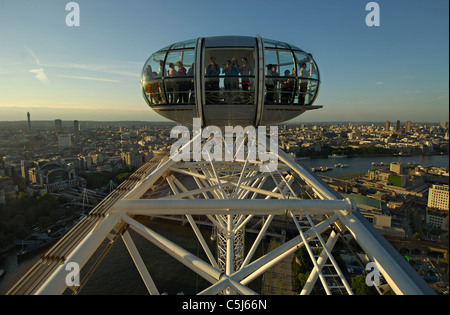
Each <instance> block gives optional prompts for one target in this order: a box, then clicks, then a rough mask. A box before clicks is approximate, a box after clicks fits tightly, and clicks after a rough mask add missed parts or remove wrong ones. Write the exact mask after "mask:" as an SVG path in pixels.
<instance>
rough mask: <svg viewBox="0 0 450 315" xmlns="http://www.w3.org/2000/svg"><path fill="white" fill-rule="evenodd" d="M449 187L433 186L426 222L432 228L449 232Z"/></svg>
mask: <svg viewBox="0 0 450 315" xmlns="http://www.w3.org/2000/svg"><path fill="white" fill-rule="evenodd" d="M448 197H449V190H448V185H433V186H432V187H431V188H430V190H429V193H428V204H427V215H426V222H427V224H428V225H429V226H430V227H433V228H437V229H441V230H445V231H448V222H449V204H448V202H449V198H448Z"/></svg>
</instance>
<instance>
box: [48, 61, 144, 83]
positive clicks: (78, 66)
mask: <svg viewBox="0 0 450 315" xmlns="http://www.w3.org/2000/svg"><path fill="white" fill-rule="evenodd" d="M45 66H46V67H51V68H56V69H64V70H70V71H74V70H75V71H83V72H94V73H97V74H100V77H103V75H105V74H106V75H108V76H111V75H114V76H119V77H128V78H134V79H139V78H140V75H141V70H142V69H141V64H138V63H136V62H118V63H116V64H96V63H92V64H87V63H58V64H48V65H45ZM82 76H83V75H82ZM83 77H84V76H83ZM86 77H87V76H86ZM96 77H98V76H96ZM124 79H125V78H124ZM113 82H114V81H113Z"/></svg>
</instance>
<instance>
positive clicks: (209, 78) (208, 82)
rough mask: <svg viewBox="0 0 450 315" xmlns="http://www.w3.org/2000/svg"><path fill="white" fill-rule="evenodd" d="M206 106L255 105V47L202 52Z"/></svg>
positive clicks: (211, 49) (212, 49) (215, 49)
mask: <svg viewBox="0 0 450 315" xmlns="http://www.w3.org/2000/svg"><path fill="white" fill-rule="evenodd" d="M204 69H205V72H204V74H205V80H204V81H205V101H206V104H254V103H255V50H254V48H232V49H230V48H208V49H206V50H205V65H204Z"/></svg>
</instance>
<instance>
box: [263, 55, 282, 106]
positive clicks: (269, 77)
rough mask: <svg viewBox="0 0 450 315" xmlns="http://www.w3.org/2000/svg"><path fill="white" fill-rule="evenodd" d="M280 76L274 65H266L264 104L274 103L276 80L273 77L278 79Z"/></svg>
mask: <svg viewBox="0 0 450 315" xmlns="http://www.w3.org/2000/svg"><path fill="white" fill-rule="evenodd" d="M278 76H280V74H279V73H278V72H277V66H276V65H274V64H269V65H267V72H266V91H267V93H266V102H267V104H274V103H275V88H276V86H277V85H278V79H275V78H274V77H278Z"/></svg>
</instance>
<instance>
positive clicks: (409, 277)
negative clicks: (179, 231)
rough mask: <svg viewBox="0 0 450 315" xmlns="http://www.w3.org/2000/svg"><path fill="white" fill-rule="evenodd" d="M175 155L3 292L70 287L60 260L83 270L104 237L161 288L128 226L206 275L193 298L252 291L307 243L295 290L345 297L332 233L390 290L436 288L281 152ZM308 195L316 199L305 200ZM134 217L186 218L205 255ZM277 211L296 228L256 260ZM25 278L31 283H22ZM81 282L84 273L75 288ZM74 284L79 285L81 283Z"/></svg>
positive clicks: (143, 174) (147, 171)
mask: <svg viewBox="0 0 450 315" xmlns="http://www.w3.org/2000/svg"><path fill="white" fill-rule="evenodd" d="M194 140H195V139H193V140H192V141H194ZM192 141H191V142H190V143H192ZM190 143H188V144H187V145H190ZM178 154H181V150H180V151H179V152H178V153H177V154H175V155H174V156H172V157H170V156H169V154H167V155H165V156H164V157H163V158H158V161H159V163H158V164H156V163H155V161H153V164H152V165H151V167H149V165H146V166H144V167H143V168H141V169H140V170H138V171H137V173H136V174H134V175H132V177H131V179H130V180H133V179H135V182H133V185H132V186H131V187H130V186H129V185H128V187H129V188H128V189H127V190H124V188H123V187H125V186H124V185H127V184H126V183H124V184H122V185H121V186H119V187H118V188H116V190H115V191H114V192H113V193H112V194H119V195H118V196H119V197H118V198H116V199H115V200H113V202H110V204H109V205H108V206H107V209H106V210H105V211H103V212H102V213H101V214H98V213H99V212H98V211H97V212H96V209H94V210H93V212H92V213H93V215H91V216H88V217H87V218H85V220H90V221H91V222H92V224H91V225H90V227H89V229H88V230H86V231H85V232H84V233H79V235H78V234H77V235H78V236H77V242H76V243H72V246H68V245H67V244H66V245H64V247H71V248H70V250H68V251H66V252H65V254H64V255H61V256H58V255H56V254H54V255H52V254H48V255H46V256H44V257H43V258H42V259H41V261H40V262H39V264H40V265H39V266H38V265H36V266H35V267H34V268H33V269H34V270H31V271H30V273H29V274H28V275H26V276H25V277H24V279H23V280H22V281H19V283H18V284H17V285H16V286H15V287H14V288H13V289H12V290H11V291H10V294H22V293H29V294H61V293H63V292H64V291H66V290H67V288H68V286H67V283H66V282H67V281H66V279H67V275H68V271H67V269H66V266H67V264H68V263H70V262H76V263H77V264H79V265H80V267H83V266H84V265H85V264H86V262H87V261H88V260H89V258H90V257H91V256H92V255H93V254H94V252H95V251H96V250H97V248H99V246H100V244H102V243H103V241H104V240H107V239H110V240H111V244H112V243H113V242H114V241H115V240H116V239H118V238H121V239H122V240H123V242H124V244H125V245H126V248H127V249H128V252H129V254H130V255H131V257H132V259H133V262H134V264H135V266H136V268H137V270H138V271H139V274H140V275H141V278H142V280H143V282H144V283H145V286H146V288H147V289H148V292H149V293H150V294H160V292H159V290H158V287H157V284H156V283H155V282H154V281H153V278H152V276H151V270H148V269H147V267H146V265H145V262H144V261H143V259H142V257H141V255H140V253H139V251H138V249H137V248H136V246H135V243H134V241H133V239H132V236H131V234H130V233H129V229H132V230H134V231H136V232H137V233H138V234H140V235H141V236H143V237H144V238H145V239H147V240H148V241H149V242H151V243H153V244H155V245H156V246H158V247H159V248H160V249H162V250H163V251H164V252H166V253H168V254H169V255H171V256H172V257H173V258H175V259H176V260H178V261H179V262H180V263H182V264H184V265H185V266H187V267H188V268H190V269H191V270H193V271H194V272H195V273H197V274H198V275H199V276H201V277H203V278H204V279H206V280H207V281H208V282H209V283H210V286H209V287H207V288H206V289H204V290H203V291H201V292H198V294H200V295H212V294H245V295H254V294H257V293H256V292H254V291H253V290H252V289H250V288H249V287H248V284H249V283H251V282H252V281H254V280H255V279H257V278H258V277H260V276H261V275H262V274H264V273H265V272H266V271H267V270H269V269H270V268H272V267H273V266H275V265H276V264H278V263H280V262H281V261H283V260H284V259H286V258H287V257H289V256H290V255H292V254H293V253H295V252H296V251H297V250H298V249H299V248H301V247H304V248H305V249H306V250H307V253H308V255H309V257H310V259H311V261H312V263H313V265H314V267H313V269H312V270H311V272H310V275H309V278H308V280H307V281H306V284H305V286H304V287H303V289H302V291H301V295H306V294H310V293H311V291H312V289H313V287H314V285H315V284H316V283H318V284H320V285H321V286H322V287H323V288H324V290H325V292H326V293H327V294H349V295H352V294H354V293H353V291H352V289H351V287H350V284H349V283H348V280H347V279H346V277H345V275H344V273H343V271H342V270H341V269H340V267H339V265H338V263H337V261H336V259H335V257H334V256H333V248H334V246H335V244H336V242H337V241H338V239H339V238H342V239H343V240H344V241H346V242H347V241H349V240H350V239H354V240H355V241H356V242H357V243H358V245H359V246H360V247H361V249H362V250H363V251H364V252H365V254H366V255H367V257H368V258H369V260H370V261H372V262H375V263H376V265H377V266H378V269H379V271H380V272H381V274H382V276H383V277H384V279H385V280H386V281H387V283H388V284H389V286H390V288H391V289H392V290H394V292H395V293H396V294H433V291H432V290H431V289H430V288H429V286H428V285H427V284H426V283H425V282H424V281H423V280H422V279H421V278H420V277H419V276H418V275H417V274H416V272H415V271H414V270H413V269H412V268H411V267H410V266H409V264H408V263H407V262H406V261H405V260H404V259H403V258H402V257H401V256H400V255H399V254H398V253H397V252H396V251H395V250H394V248H393V247H392V246H391V245H390V244H389V243H388V242H387V241H386V240H385V239H384V238H383V237H382V236H381V235H380V234H379V233H378V232H377V231H376V230H375V229H374V228H373V227H372V226H371V225H370V223H369V222H368V221H367V220H366V219H365V218H363V217H362V215H361V214H360V213H359V212H358V211H357V209H356V206H355V203H354V202H353V201H352V200H349V199H343V198H342V197H341V196H340V195H339V194H338V193H336V192H335V191H334V190H333V189H332V188H330V187H329V186H328V185H327V184H326V183H324V182H323V181H322V180H321V179H320V178H319V177H317V176H316V175H315V174H314V173H312V172H311V171H310V170H309V169H307V168H305V167H304V166H302V165H301V164H298V163H297V162H296V161H295V160H294V159H293V158H292V157H291V156H290V155H288V154H286V153H285V152H283V151H281V150H279V151H278V156H277V158H278V164H277V168H276V169H275V170H274V171H272V172H262V171H261V168H260V166H261V165H263V164H264V162H262V161H260V160H258V159H257V160H255V161H251V160H250V159H249V158H248V156H249V155H248V154H247V158H246V159H244V160H237V159H234V160H233V161H227V162H221V161H199V162H186V161H177V158H178V157H179V156H178ZM133 176H134V177H133ZM136 176H138V177H136ZM136 178H138V180H136ZM121 191H122V192H123V193H122V194H121V195H120V192H121ZM305 192H308V193H309V194H310V195H311V196H313V197H314V199H302V197H301V196H302V195H304V193H305ZM100 206H102V205H100ZM94 214H95V215H94ZM97 214H98V215H97ZM137 216H152V217H153V216H184V217H185V218H186V219H187V221H188V222H189V224H190V225H191V227H192V229H193V231H194V232H195V235H196V236H197V239H198V242H199V243H200V244H201V247H202V248H203V251H204V253H205V254H206V257H207V261H205V260H202V259H201V258H199V257H198V256H197V255H194V254H193V253H191V252H188V251H186V250H185V249H183V248H182V247H181V246H179V245H177V244H175V243H173V242H172V241H170V240H168V239H167V238H165V237H164V236H162V235H160V234H158V233H156V232H155V231H154V230H152V229H150V228H149V227H148V226H145V225H144V224H142V223H140V222H139V221H138V219H137ZM194 216H203V217H204V218H205V219H206V218H207V220H209V222H210V223H211V224H212V225H213V226H214V230H215V231H216V233H217V234H216V242H217V248H216V249H211V248H210V247H209V246H208V245H207V242H206V241H205V239H204V237H203V235H202V233H201V232H200V229H199V226H198V224H197V222H196V221H195V220H194ZM278 217H282V218H284V219H286V218H288V219H289V222H290V223H291V224H292V226H293V227H294V228H295V229H296V232H297V233H296V234H297V235H296V236H294V237H292V238H290V239H287V240H286V242H284V243H283V244H281V245H279V246H278V247H277V248H275V249H273V250H271V251H270V252H268V253H266V254H264V255H263V256H261V257H259V258H255V257H254V255H255V251H256V249H257V247H258V246H259V244H260V243H261V241H262V239H263V238H264V237H265V236H266V235H267V234H268V231H269V228H270V227H271V224H272V223H273V222H275V220H276V218H278ZM255 219H259V220H260V221H261V222H263V224H262V226H261V227H260V228H259V232H258V233H257V236H256V238H255V240H254V242H253V244H252V246H251V247H250V248H249V249H246V248H244V239H245V234H246V232H245V229H246V226H247V225H248V224H249V222H252V220H255ZM82 224H84V223H83V222H80V223H79V225H77V226H76V227H75V228H74V229H73V231H76V230H77V228H78V229H80V226H81V225H82ZM73 233H75V232H73ZM69 234H70V232H69ZM63 241H64V240H62V242H63ZM56 246H58V244H57V245H56ZM59 246H60V247H61V246H62V245H61V244H60V245H59ZM53 251H56V250H55V249H53ZM50 252H52V250H50ZM214 252H215V254H214ZM103 256H104V255H101V257H103ZM48 266H51V267H48ZM94 269H95V268H94ZM39 270H40V271H39ZM89 274H90V272H88V274H87V276H88V275H89ZM31 282H32V283H34V284H35V285H34V286H32V287H31V288H29V286H30V283H31ZM83 283H85V282H84V280H83V281H82V283H81V287H82V285H83ZM27 286H28V287H27ZM24 287H27V290H25V289H23V288H24ZM71 289H73V290H74V292H77V290H78V289H79V287H72V288H71Z"/></svg>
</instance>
